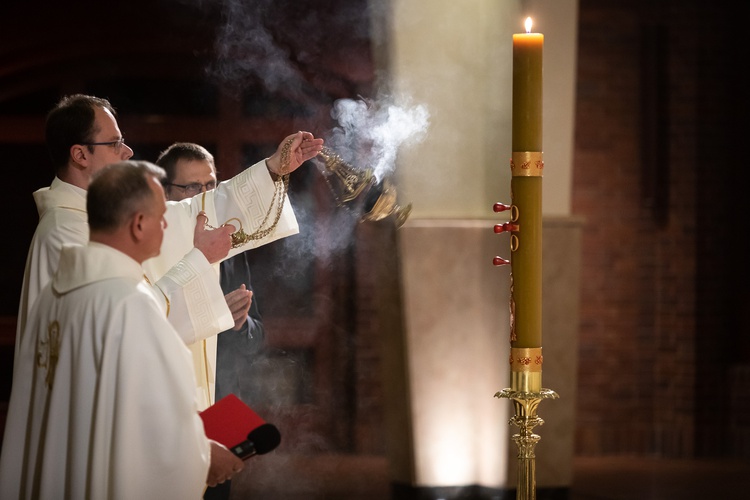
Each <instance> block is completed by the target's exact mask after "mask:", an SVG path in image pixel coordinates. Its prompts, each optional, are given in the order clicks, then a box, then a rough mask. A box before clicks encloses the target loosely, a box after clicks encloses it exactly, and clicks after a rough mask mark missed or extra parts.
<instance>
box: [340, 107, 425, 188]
mask: <svg viewBox="0 0 750 500" xmlns="http://www.w3.org/2000/svg"><path fill="white" fill-rule="evenodd" d="M331 115H332V116H333V118H334V119H335V120H336V121H337V122H338V124H339V126H338V127H335V128H334V129H333V130H332V131H331V135H330V137H328V138H327V139H326V145H328V146H330V147H331V148H332V149H333V150H335V151H336V152H337V153H339V154H340V155H341V156H342V158H344V159H345V160H347V161H348V162H349V163H351V164H352V165H354V166H358V167H360V168H365V167H369V168H371V169H373V171H374V174H375V176H376V177H377V178H378V180H380V179H382V178H383V177H386V176H388V175H389V174H391V173H392V172H393V170H394V168H395V163H396V156H397V154H398V152H399V149H400V148H401V147H402V146H411V145H414V144H416V143H419V142H421V141H422V140H423V139H424V138H425V136H426V134H427V128H428V125H429V117H430V115H429V112H428V110H427V108H426V106H424V105H409V103H405V104H403V105H399V104H397V103H393V102H389V101H388V100H387V99H384V100H382V101H372V102H368V101H365V100H364V99H360V100H357V101H355V100H352V99H339V100H338V101H336V102H335V103H334V106H333V110H332V111H331Z"/></svg>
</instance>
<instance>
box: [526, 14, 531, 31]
mask: <svg viewBox="0 0 750 500" xmlns="http://www.w3.org/2000/svg"><path fill="white" fill-rule="evenodd" d="M524 24H525V25H526V33H531V18H530V17H527V18H526V22H525V23H524Z"/></svg>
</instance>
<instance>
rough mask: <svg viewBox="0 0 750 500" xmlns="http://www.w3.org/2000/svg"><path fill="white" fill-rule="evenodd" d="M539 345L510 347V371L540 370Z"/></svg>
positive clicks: (540, 354) (542, 357)
mask: <svg viewBox="0 0 750 500" xmlns="http://www.w3.org/2000/svg"><path fill="white" fill-rule="evenodd" d="M543 361H544V356H542V348H541V347H511V348H510V371H512V372H540V373H541V371H542V363H543Z"/></svg>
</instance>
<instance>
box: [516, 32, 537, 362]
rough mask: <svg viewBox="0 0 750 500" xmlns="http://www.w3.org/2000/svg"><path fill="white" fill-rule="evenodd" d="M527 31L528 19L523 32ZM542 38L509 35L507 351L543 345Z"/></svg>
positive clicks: (529, 35) (534, 35) (533, 34)
mask: <svg viewBox="0 0 750 500" xmlns="http://www.w3.org/2000/svg"><path fill="white" fill-rule="evenodd" d="M530 30H531V18H528V19H527V20H526V31H527V32H528V31H530ZM543 47H544V35H542V34H540V33H526V34H514V35H513V141H512V144H513V162H512V164H511V169H512V175H513V178H512V180H511V195H512V198H513V200H512V203H513V207H514V209H515V211H514V212H513V213H514V214H515V215H514V217H515V219H516V221H515V222H517V226H518V230H517V231H516V232H514V234H513V236H515V239H514V240H513V242H512V244H511V279H512V288H511V307H512V314H513V316H512V325H511V347H514V348H541V347H542V172H543V168H544V161H543V160H542V51H543Z"/></svg>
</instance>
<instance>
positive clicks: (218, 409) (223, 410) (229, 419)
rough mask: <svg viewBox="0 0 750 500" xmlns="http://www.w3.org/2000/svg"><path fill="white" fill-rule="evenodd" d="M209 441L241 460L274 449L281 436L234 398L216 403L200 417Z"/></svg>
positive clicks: (238, 399)
mask: <svg viewBox="0 0 750 500" xmlns="http://www.w3.org/2000/svg"><path fill="white" fill-rule="evenodd" d="M200 416H201V418H202V419H203V427H204V429H205V430H206V436H208V437H209V439H213V440H214V441H218V442H219V443H221V444H223V445H224V446H226V447H227V448H229V450H231V451H232V453H234V454H235V455H237V456H238V457H240V458H241V459H243V460H245V459H247V458H250V457H252V456H253V455H256V454H257V455H263V454H264V453H268V452H269V451H271V450H273V449H274V448H276V447H277V446H278V445H279V443H280V442H281V434H280V433H279V430H278V429H277V428H276V426H274V425H273V424H269V423H267V422H266V421H265V420H263V419H262V418H260V416H258V414H257V413H255V412H254V411H253V410H252V409H251V408H250V407H249V406H248V405H246V404H245V403H244V402H243V401H242V400H241V399H240V398H238V397H237V396H235V395H234V394H229V395H228V396H226V397H224V398H222V399H220V400H219V401H217V402H216V403H215V404H213V405H211V406H209V407H208V408H206V409H205V410H203V411H202V412H201V413H200Z"/></svg>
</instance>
